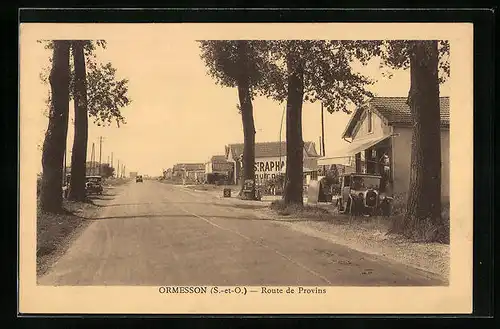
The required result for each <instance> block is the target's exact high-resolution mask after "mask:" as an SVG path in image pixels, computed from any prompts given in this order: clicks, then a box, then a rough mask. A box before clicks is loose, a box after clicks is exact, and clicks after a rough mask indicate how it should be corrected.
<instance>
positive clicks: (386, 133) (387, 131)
mask: <svg viewBox="0 0 500 329" xmlns="http://www.w3.org/2000/svg"><path fill="white" fill-rule="evenodd" d="M406 99H407V98H406V97H374V98H372V99H371V100H370V101H368V102H367V103H366V104H364V105H362V106H360V107H358V108H357V109H356V111H355V112H354V114H353V116H352V117H351V120H350V121H349V123H348V124H347V127H346V129H345V131H344V133H343V134H342V138H343V139H344V140H346V141H349V142H350V144H348V146H347V149H346V150H344V151H342V152H339V154H337V156H325V157H323V158H321V159H320V160H319V161H318V164H319V165H331V164H337V163H338V162H339V159H342V161H345V162H347V163H349V164H350V167H351V168H352V169H353V170H354V171H355V172H363V173H375V174H382V173H383V172H384V167H385V164H384V162H383V160H382V159H383V157H384V154H385V155H387V157H386V159H387V162H386V163H387V167H388V176H389V178H388V179H389V181H390V183H391V185H392V189H393V192H394V193H405V192H407V191H408V188H409V184H410V166H411V145H412V131H413V129H412V119H411V114H410V108H409V106H408V105H407V104H406ZM440 108H441V122H440V124H441V138H440V143H441V168H442V169H441V170H442V171H441V195H442V197H443V199H448V198H449V182H450V166H449V163H450V155H449V154H450V153H449V152H450V103H449V98H448V97H441V98H440ZM471 156H472V155H471Z"/></svg>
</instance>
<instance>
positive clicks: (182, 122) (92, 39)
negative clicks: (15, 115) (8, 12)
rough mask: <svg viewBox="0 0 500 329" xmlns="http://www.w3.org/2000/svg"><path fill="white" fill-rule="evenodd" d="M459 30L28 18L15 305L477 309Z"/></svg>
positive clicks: (68, 308) (161, 309) (468, 105)
mask: <svg viewBox="0 0 500 329" xmlns="http://www.w3.org/2000/svg"><path fill="white" fill-rule="evenodd" d="M472 33H473V26H472V24H465V23H446V24H445V23H419V24H413V23H412V24H409V23H363V24H361V23H342V24H340V23H314V24H313V23H293V24H292V23H287V24H281V23H276V24H267V23H266V24H261V23H259V24H232V23H231V24H222V23H220V24H194V23H178V24H177V23H176V24H170V23H164V24H163V23H162V24H100V23H99V24H62V23H53V24H45V23H44V24H41V23H21V25H20V67H19V70H20V71H19V72H20V73H19V76H20V86H19V88H20V109H19V113H20V184H21V185H20V222H19V238H20V249H19V266H20V267H19V268H20V273H19V279H20V281H19V311H20V312H21V313H52V314H59V313H64V314H72V313H107V314H109V313H121V314H123V313H149V314H184V313H185V314H208V313H212V314H230V313H234V314H278V313H287V314H292V313H300V314H315V313H317V314H319V313H322V314H325V313H330V314H339V313H349V314H361V313H363V314H366V313H369V314H375V313H393V314H401V313H469V312H472V227H473V225H472V224H473V211H472V200H473V198H472V195H473V189H472V186H473V185H472V175H473V171H472V168H473V159H472V154H473V131H472V126H473V84H472V81H473V80H472V77H473V48H472V47H473V40H472V35H473V34H472Z"/></svg>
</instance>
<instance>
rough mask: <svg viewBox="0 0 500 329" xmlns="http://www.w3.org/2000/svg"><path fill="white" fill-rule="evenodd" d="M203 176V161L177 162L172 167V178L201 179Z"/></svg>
mask: <svg viewBox="0 0 500 329" xmlns="http://www.w3.org/2000/svg"><path fill="white" fill-rule="evenodd" d="M204 176H205V164H204V163H178V164H175V165H174V166H173V167H172V178H181V179H183V180H186V179H188V180H192V181H201V180H203V179H204Z"/></svg>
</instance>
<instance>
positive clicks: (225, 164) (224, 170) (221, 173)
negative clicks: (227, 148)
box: [205, 155, 234, 183]
mask: <svg viewBox="0 0 500 329" xmlns="http://www.w3.org/2000/svg"><path fill="white" fill-rule="evenodd" d="M233 175H234V165H233V163H232V162H230V161H228V160H227V159H226V156H225V155H214V156H212V157H211V158H210V160H209V161H207V162H206V163H205V180H206V181H207V182H208V183H212V182H213V181H215V180H217V178H218V177H222V178H224V180H226V179H227V180H229V182H233V181H234V178H233ZM219 179H220V178H219Z"/></svg>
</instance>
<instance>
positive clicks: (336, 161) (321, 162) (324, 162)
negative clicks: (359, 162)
mask: <svg viewBox="0 0 500 329" xmlns="http://www.w3.org/2000/svg"><path fill="white" fill-rule="evenodd" d="M351 161H352V160H351V157H350V156H330V157H323V158H319V159H318V166H331V165H342V166H349V165H350V164H351Z"/></svg>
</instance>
